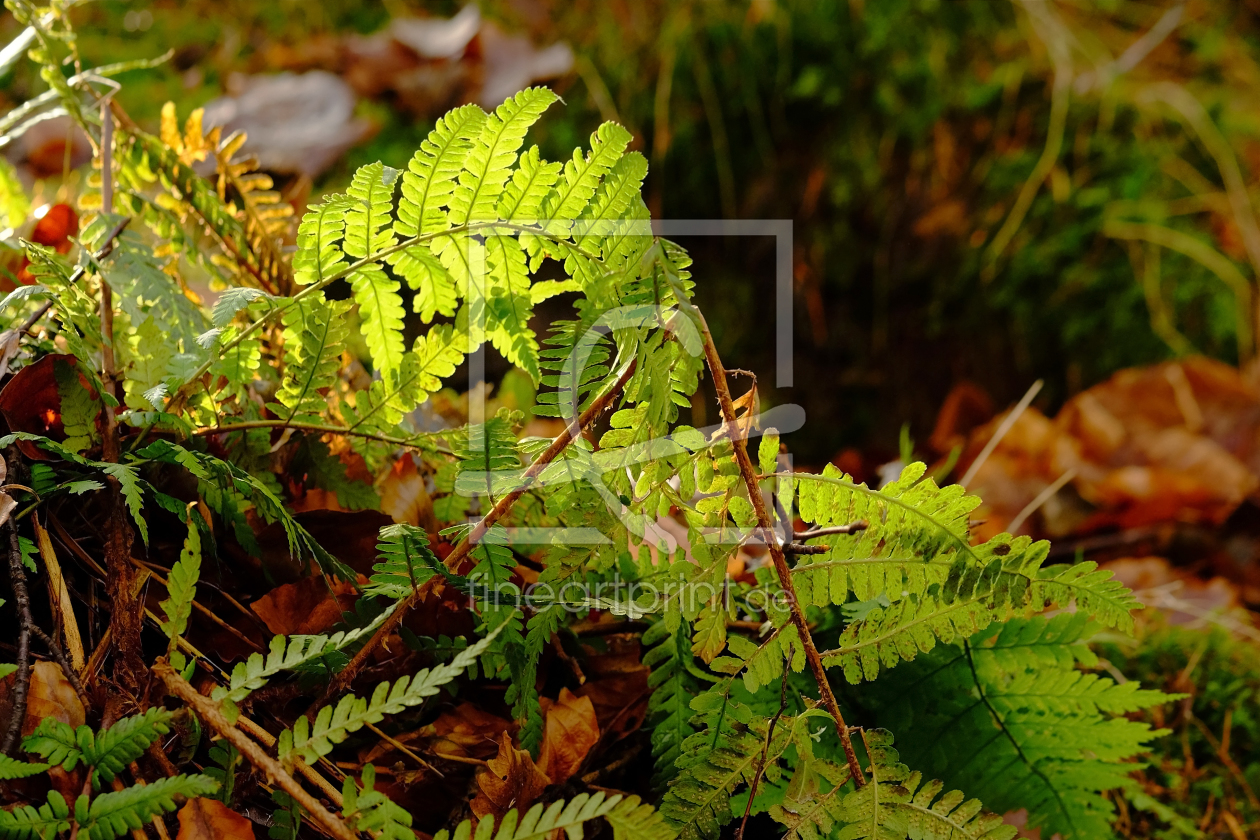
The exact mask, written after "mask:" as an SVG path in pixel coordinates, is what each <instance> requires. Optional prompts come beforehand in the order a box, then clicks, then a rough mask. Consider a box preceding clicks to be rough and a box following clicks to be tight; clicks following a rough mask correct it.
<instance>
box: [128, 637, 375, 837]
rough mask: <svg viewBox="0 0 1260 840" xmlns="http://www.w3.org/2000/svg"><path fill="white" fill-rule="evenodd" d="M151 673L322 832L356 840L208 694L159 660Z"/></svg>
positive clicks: (340, 822) (346, 826) (334, 816)
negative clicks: (308, 817)
mask: <svg viewBox="0 0 1260 840" xmlns="http://www.w3.org/2000/svg"><path fill="white" fill-rule="evenodd" d="M153 673H154V675H155V676H157V677H158V679H160V680H162V682H163V683H165V684H166V687H167V688H168V689H169V690H170V692H171V693H172V694H174V695H175V696H176V697H178V698H179V699H180V700H183V701H184V703H186V704H187V705H188V707H189V708H191V709H192V710H193V711H194V712H196V713H197V717H199V718H201V720H203V721H205V722H206V723H207V724H208V725H209V726H210V728H211V729H213V730H214V731H215V732H217V733H219V735H220V736H222V737H223V738H224V739H225V740H227V741H228V742H229V743H230V744H231V745H232V746H234V747H236V749H237V750H238V751H239V752H240V753H241V755H243V756H245V758H247V759H248V760H249V762H250V763H251V764H253V765H254V766H255V767H257V768H258V769H259V770H261V771H263V773H265V774H266V776H267V779H268V780H269V781H271V782H272V783H274V784H276V785H278V786H279V787H281V788H282V789H283V790H284V792H285V793H287V794H289V796H291V797H293V799H294V801H296V802H297V803H298V804H299V805H301V806H302V808H303V810H305V811H306V813H308V814H310V816H311V819H313V820H314V821H315V822H317V823H318V824H319V825H320V826H321V827H322V828H323V829H324V830H325V831H327V832H328V833H329V834H330V835H332V836H333V837H335V838H337V840H359V838H358V835H357V834H356V833H355V831H354V830H353V829H352V828H350V826H348V825H346V823H345V821H344V820H342V819H341V818H340V817H338V816H336V815H335V814H333V813H332V812H330V811H329V810H328V809H327V808H325V807H324V806H323V804H322V803H320V802H319V800H317V799H316V798H315V797H313V796H311V795H310V794H309V793H307V792H306V789H305V788H303V787H302V785H300V784H299V783H298V781H297V779H295V778H293V776H291V775H290V774H289V772H288V771H287V770H285V769H284V767H283V766H282V765H281V764H280V762H279V761H276V760H275V759H274V758H272V757H271V756H269V755H267V753H265V752H264V751H263V748H262V747H260V746H259V745H258V744H257V743H255V742H254V740H253V739H252V738H250V737H249V736H247V735H246V734H245V733H244V732H242V731H241V730H239V729H237V728H236V727H235V726H233V725H232V724H230V723H228V721H227V718H225V717H224V716H223V712H222V711H221V710H220V709H219V704H217V703H215V702H213V701H212V700H210V699H209V698H208V697H203V696H202V695H200V694H198V693H197V689H195V688H193V687H192V686H191V685H189V684H188V683H187V682H185V681H184V680H183V678H181V677H180V676H179V674H177V673H175V671H174V670H173V669H172V668H171V666H170V665H168V664H166V662H165V661H163V660H159V661H158V663H157V664H156V665H154V666H153Z"/></svg>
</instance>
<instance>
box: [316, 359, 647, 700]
mask: <svg viewBox="0 0 1260 840" xmlns="http://www.w3.org/2000/svg"><path fill="white" fill-rule="evenodd" d="M637 363H638V360H637V359H632V360H631V361H630V363H629V364H628V365H626V369H625V370H624V371H623V372H622V374H621V376H620V377H618V379H617V381H616V383H614V384H613V386H612V387H611V388H609V389H608V390H607V391H605V392H604V393H603V394H602V395H600V396H599V397H598V398H596V399H595V400H594V401H593V402H592V403H591V404H590V406H589V407H588V408H587V409H586V410H585V411H583V412H582V414H581V415H580V416H578V417H574V418H573V419H572V420H570V421H569V425H568V426H567V427H565V430H564V431H563V432H561V433H560V434H558V435H556V437H555V439H554V440H553V441H552V442H551V445H550V446H548V447H547V448H546V449H545V450H544V451H543V453H542V454H541V455H539V456H538V458H536V459H535V460H534V463H532V464H530V466H529V469H527V470H525V473H524V475H522V476H521V481H520V483H519V484H518V485H517V487H516V488H515V489H514V490H512V492H510V493H508V494H507V495H505V496H504V497H503V498H501V499H499V501H498V502H497V503H496V504H495V506H494V507H493V508H491V510H490V512H489V513H487V514H486V515H485V518H483V519H482V520H481V521H480V522H478V523H477V524H476V525H475V526H474V527H473V529H472V530H471V531H469V532H468V536H466V537H465V538H464V539H463V540H462V541H461V542H460V543H459V545H457V546H455V550H454V551H452V552H451V553H450V554H449V555H448V556H447V558H446V566H447V568H450V569H458V568H459V563H460V561H461V560H463V559H464V558H465V557H467V556H468V553H469V552H470V551H471V550H472V549H473V547H474V546H475V545H476V544H477V543H478V542H480V541H481V539H482V537H484V536H485V535H486V532H487V531H489V530H490V528H491V527H492V526H493V525H494V524H495V523H496V522H498V521H499V520H500V519H502V518H503V516H504V515H506V514H507V512H508V511H509V510H511V509H512V505H514V504H516V501H517V499H519V498H520V497H521V496H522V495H524V494H525V491H527V490H528V489H529V488H530V487H531V486H532V485H533V483H534V479H536V478H538V476H539V475H541V474H542V471H543V470H544V469H546V468H547V466H548V465H549V464H550V463H551V462H552V461H554V460H555V459H556V458H557V457H559V456H560V454H561V453H562V452H564V450H565V449H567V448H568V446H569V444H570V443H572V442H573V441H575V440H577V438H578V436H579V435H580V434H582V430H583V429H584V428H586V427H587V426H588V425H590V423H591V422H592V421H593V420H595V418H597V417H599V415H600V414H602V413H603V412H604V411H605V410H606V409H607V408H608V407H609V406H610V405H612V403H613V401H614V400H615V399H616V398H617V397H618V395H620V394H621V392H622V390H623V389H624V388H625V387H626V384H627V383H628V382H629V381H630V377H631V376H633V375H634V371H635V367H636V365H637ZM437 579H438V578H436V577H435V578H430V580H437ZM426 583H427V582H426ZM426 591H427V588H426V586H421V587H419V588H416V589H413V590H412V591H411V594H410V595H408V596H407V597H406V599H405V600H404V601H403V603H402V604H401V605H400V606H399V607H398V609H396V610H394V611H393V613H391V614H390V616H389V618H387V619H385V621H384V622H383V623H382V624H381V626H380V627H378V628H377V630H376V633H375V634H373V636H372V638H371V639H370V640H369V641H368V643H367V644H366V645H364V646H363V647H362V648H360V649H359V652H358V653H356V654H355V655H354V658H353V659H351V660H350V662H349V664H348V665H346V667H345V668H343V669H342V670H341V671H340V672H339V673H338V674H337V675H336V676H335V677H334V678H333V679H332V681H331V682H330V683H329V684H328V688H327V689H326V690H325V691H324V694H323V697H322V698H321V702H322V701H323V700H326V699H327V698H329V697H332V696H334V695H336V694H338V693H340V692H342V691H345V690H346V689H347V688H349V687H350V683H351V682H353V681H354V678H355V675H356V674H358V672H359V670H360V669H362V668H363V666H364V664H365V663H366V662H367V660H368V657H369V656H371V655H372V653H373V651H375V650H376V648H377V647H378V646H379V645H380V644H381V643H382V642H383V641H384V640H385V639H386V638H387V637H388V636H389V634H390V633H392V632H394V628H396V627H397V626H398V624H399V622H401V621H402V620H403V616H405V615H406V614H407V612H408V611H409V610H410V609H411V608H412V607H414V606H415V605H416V604H417V603H419V601H420V599H421V598H422V597H424V593H425V592H426Z"/></svg>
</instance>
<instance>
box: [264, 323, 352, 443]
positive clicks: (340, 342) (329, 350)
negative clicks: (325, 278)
mask: <svg viewBox="0 0 1260 840" xmlns="http://www.w3.org/2000/svg"><path fill="white" fill-rule="evenodd" d="M346 311H347V306H346V305H345V304H344V303H342V302H335V303H334V302H326V301H323V300H319V299H316V298H306V299H304V300H302V302H301V303H300V304H299V305H297V306H292V307H290V308H289V309H288V310H286V311H285V313H284V325H285V336H284V340H285V354H284V356H285V360H284V361H285V368H284V379H283V380H281V383H280V390H279V391H278V392H277V393H276V400H277V402H279V404H280V406H281V408H279V409H278V410H277V413H278V414H279V415H280V416H281V417H282V418H284V419H285V420H299V419H307V418H309V419H315V420H318V419H320V418H321V417H322V415H323V414H324V412H325V411H326V410H327V408H328V406H327V403H326V402H325V400H324V397H323V396H322V394H321V393H320V392H321V391H323V390H326V389H328V388H331V387H332V386H333V385H334V384H336V381H337V370H338V369H339V367H340V365H341V351H342V348H343V346H344V344H345V338H346V332H347V321H346V317H345V316H346Z"/></svg>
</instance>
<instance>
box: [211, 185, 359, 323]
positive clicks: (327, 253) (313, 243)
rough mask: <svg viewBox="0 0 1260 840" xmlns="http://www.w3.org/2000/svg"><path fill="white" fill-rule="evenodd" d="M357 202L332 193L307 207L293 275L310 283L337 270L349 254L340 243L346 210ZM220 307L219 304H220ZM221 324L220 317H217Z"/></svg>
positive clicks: (296, 279) (322, 279)
mask: <svg viewBox="0 0 1260 840" xmlns="http://www.w3.org/2000/svg"><path fill="white" fill-rule="evenodd" d="M353 202H354V199H352V198H351V197H350V196H347V195H332V196H329V197H327V198H325V199H324V202H323V203H322V204H317V205H315V206H314V207H311V208H310V209H309V210H307V212H306V215H305V216H303V217H302V222H301V224H299V225H298V234H297V252H296V253H295V254H294V255H293V279H294V281H295V282H296V283H298V284H300V285H303V286H309V285H311V284H313V283H321V282H323V281H325V280H327V279H328V278H330V277H332V276H333V275H334V274H336V273H337V272H338V271H339V270H340V269H341V267H342V266H343V265H344V263H345V259H346V255H345V252H343V251H342V249H341V248H340V247H338V244H339V243H340V241H341V239H342V237H344V236H345V232H346V212H347V211H348V210H349V209H350V207H351V206H352V204H353ZM216 310H217V307H216ZM215 325H216V326H218V325H219V324H218V319H217V318H216V319H215Z"/></svg>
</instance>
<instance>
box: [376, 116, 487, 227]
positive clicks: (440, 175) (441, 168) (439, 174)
mask: <svg viewBox="0 0 1260 840" xmlns="http://www.w3.org/2000/svg"><path fill="white" fill-rule="evenodd" d="M486 120H487V116H486V112H485V111H483V110H481V109H480V108H478V107H477V106H476V105H462V106H460V107H459V108H456V109H455V110H453V111H450V112H448V113H447V114H446V116H444V117H442V118H441V119H440V120H438V122H437V125H436V126H434V128H433V130H432V131H431V132H429V136H428V137H426V138H425V139H424V142H422V143H421V144H420V149H419V150H418V151H417V152H416V154H415V156H414V157H412V159H411V162H410V163H408V165H407V171H406V172H404V173H403V178H402V201H401V202H400V203H399V206H398V221H397V222H396V223H395V226H394V229H395V230H396V231H397V233H398V235H399V236H400V237H401V238H404V239H407V238H410V237H413V236H417V235H419V234H427V233H435V232H438V231H442V230H446V228H448V227H449V226H450V222H449V221H448V220H447V218H446V214H445V213H443V212H442V208H443V207H444V206H446V204H447V203H448V202H449V201H450V199H451V194H452V193H453V192H454V190H455V185H456V176H458V175H459V173H460V171H461V170H462V169H463V167H464V163H465V160H466V159H467V158H468V155H469V153H470V152H471V151H472V148H473V141H474V140H475V139H476V138H478V137H480V136H481V132H482V128H483V127H484V126H485V124H486Z"/></svg>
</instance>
